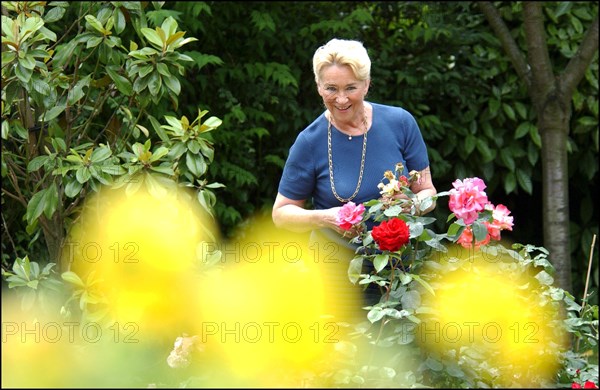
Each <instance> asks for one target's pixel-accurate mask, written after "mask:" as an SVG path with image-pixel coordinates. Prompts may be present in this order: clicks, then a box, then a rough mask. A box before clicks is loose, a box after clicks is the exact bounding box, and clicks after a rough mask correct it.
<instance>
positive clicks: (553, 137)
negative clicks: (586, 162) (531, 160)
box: [537, 98, 572, 291]
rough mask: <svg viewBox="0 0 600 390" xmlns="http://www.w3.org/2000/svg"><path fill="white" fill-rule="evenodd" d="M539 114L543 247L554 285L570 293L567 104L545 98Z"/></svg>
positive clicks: (569, 112)
mask: <svg viewBox="0 0 600 390" xmlns="http://www.w3.org/2000/svg"><path fill="white" fill-rule="evenodd" d="M546 101H547V102H548V104H546V105H545V106H544V109H543V110H542V111H541V112H539V113H538V114H539V117H538V122H537V123H538V129H539V131H540V135H541V137H542V150H541V153H542V210H543V221H542V225H543V232H544V247H545V248H546V249H547V250H548V251H549V252H550V255H549V261H550V262H551V263H552V265H553V266H554V268H555V269H556V274H555V284H556V285H557V286H558V287H560V288H562V289H564V290H567V291H571V289H572V284H571V256H570V234H569V221H570V219H569V169H568V155H567V135H568V133H569V119H570V117H571V110H570V105H567V106H565V105H563V104H560V103H559V102H558V100H556V99H552V98H550V99H549V98H546Z"/></svg>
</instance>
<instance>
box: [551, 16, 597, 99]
mask: <svg viewBox="0 0 600 390" xmlns="http://www.w3.org/2000/svg"><path fill="white" fill-rule="evenodd" d="M597 51H598V15H597V14H596V18H595V19H594V22H593V23H592V25H591V26H590V29H589V30H588V31H587V32H586V34H585V37H584V38H583V42H582V43H581V45H580V46H579V49H577V53H575V55H574V56H573V58H571V60H570V61H569V63H568V64H567V67H566V68H565V72H564V73H563V74H562V76H561V78H560V79H559V82H560V83H561V87H562V91H563V93H564V96H566V97H568V98H569V99H570V98H571V97H572V96H573V92H574V90H575V88H576V87H577V84H579V82H580V81H581V79H582V78H583V76H584V75H585V71H586V69H587V68H588V67H589V66H590V64H591V62H592V60H593V59H594V55H595V54H596V52H597Z"/></svg>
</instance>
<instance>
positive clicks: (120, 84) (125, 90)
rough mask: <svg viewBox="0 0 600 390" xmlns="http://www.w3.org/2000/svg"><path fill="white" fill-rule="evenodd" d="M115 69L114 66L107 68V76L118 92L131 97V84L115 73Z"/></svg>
mask: <svg viewBox="0 0 600 390" xmlns="http://www.w3.org/2000/svg"><path fill="white" fill-rule="evenodd" d="M115 68H116V67H115V66H107V67H106V73H108V76H109V77H110V78H111V80H112V81H113V82H114V83H115V85H116V86H117V89H118V90H119V92H121V93H122V94H123V95H125V96H131V94H132V93H133V84H131V81H129V80H128V79H127V78H126V77H123V76H121V75H120V74H119V73H117V71H116V69H115Z"/></svg>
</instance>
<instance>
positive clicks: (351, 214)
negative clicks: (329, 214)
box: [336, 202, 365, 230]
mask: <svg viewBox="0 0 600 390" xmlns="http://www.w3.org/2000/svg"><path fill="white" fill-rule="evenodd" d="M364 212H365V206H364V205H363V204H362V203H360V204H358V206H357V205H356V204H354V202H348V203H346V204H344V205H343V206H342V208H341V209H340V211H339V212H338V215H337V217H336V222H337V224H338V226H339V227H340V228H342V229H344V230H350V229H352V226H354V225H356V224H358V223H360V222H361V221H362V219H363V213H364Z"/></svg>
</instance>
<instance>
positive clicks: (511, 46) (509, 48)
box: [477, 1, 531, 89]
mask: <svg viewBox="0 0 600 390" xmlns="http://www.w3.org/2000/svg"><path fill="white" fill-rule="evenodd" d="M477 5H478V6H479V9H481V12H483V14H484V15H485V17H486V18H487V20H488V22H489V23H490V26H492V29H493V30H494V32H495V33H496V36H497V37H498V39H500V43H501V44H502V48H503V49H504V51H505V52H506V54H507V55H508V58H509V59H510V61H511V62H512V64H513V66H514V67H515V70H516V71H517V74H518V75H519V78H521V80H523V82H524V83H525V85H526V86H527V88H528V89H529V88H530V86H531V69H530V68H529V65H528V64H527V61H526V60H525V56H524V55H523V53H522V52H521V50H520V49H519V46H518V45H517V43H516V42H515V40H514V39H513V37H512V35H511V34H510V31H509V30H508V27H507V26H506V24H505V23H504V21H503V20H502V17H501V16H500V13H498V10H497V9H496V8H495V7H494V6H493V5H492V3H491V2H489V1H482V2H478V3H477Z"/></svg>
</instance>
